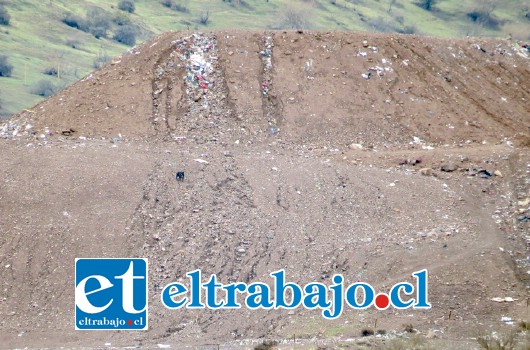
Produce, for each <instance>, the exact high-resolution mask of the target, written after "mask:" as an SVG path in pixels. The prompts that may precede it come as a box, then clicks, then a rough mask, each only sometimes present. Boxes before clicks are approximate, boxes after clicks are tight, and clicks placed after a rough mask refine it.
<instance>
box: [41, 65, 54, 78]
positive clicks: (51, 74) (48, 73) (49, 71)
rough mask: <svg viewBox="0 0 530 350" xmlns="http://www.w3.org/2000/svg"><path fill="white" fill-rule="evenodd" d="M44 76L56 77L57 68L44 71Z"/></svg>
mask: <svg viewBox="0 0 530 350" xmlns="http://www.w3.org/2000/svg"><path fill="white" fill-rule="evenodd" d="M42 74H46V75H50V76H52V77H56V76H57V74H58V71H57V67H48V68H46V69H44V70H43V71H42Z"/></svg>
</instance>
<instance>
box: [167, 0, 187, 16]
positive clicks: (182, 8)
mask: <svg viewBox="0 0 530 350" xmlns="http://www.w3.org/2000/svg"><path fill="white" fill-rule="evenodd" d="M160 3H161V4H162V5H164V6H165V7H167V8H169V9H172V10H175V11H179V12H182V13H189V12H190V9H189V8H188V7H187V6H186V4H185V3H178V2H175V1H173V0H162V1H161V2H160Z"/></svg>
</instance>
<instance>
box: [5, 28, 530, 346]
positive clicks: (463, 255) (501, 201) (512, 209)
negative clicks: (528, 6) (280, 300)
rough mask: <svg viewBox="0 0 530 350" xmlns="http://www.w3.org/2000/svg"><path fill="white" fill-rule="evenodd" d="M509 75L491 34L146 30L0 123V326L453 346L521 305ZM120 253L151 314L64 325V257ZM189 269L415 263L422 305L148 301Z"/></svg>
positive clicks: (527, 94)
mask: <svg viewBox="0 0 530 350" xmlns="http://www.w3.org/2000/svg"><path fill="white" fill-rule="evenodd" d="M529 84H530V60H529V59H528V51H527V50H526V49H525V48H522V47H521V46H520V45H519V44H518V43H514V42H508V41H487V40H478V39H474V38H468V39H463V40H447V39H435V38H429V37H417V36H402V35H377V34H360V33H339V32H235V31H228V32H216V33H193V32H179V33H167V34H163V35H160V36H158V37H155V38H153V39H152V40H150V41H148V42H146V43H144V44H143V45H141V46H139V47H137V48H134V49H132V50H131V51H129V52H128V53H126V54H125V55H124V56H123V57H121V58H116V59H115V61H114V62H113V64H111V65H109V66H107V67H104V68H103V69H101V70H99V71H97V72H95V73H93V74H91V75H89V76H87V77H85V78H84V79H83V80H81V81H79V82H78V83H76V84H74V85H73V86H71V87H70V88H68V89H66V90H64V91H62V92H61V93H60V94H58V95H56V96H54V97H52V98H50V99H48V100H46V101H44V102H43V103H41V104H39V105H37V106H35V107H34V108H32V109H31V110H26V111H23V112H21V113H19V114H18V115H16V116H14V117H12V118H11V119H8V120H6V121H5V123H3V124H0V147H1V150H2V151H1V152H0V164H2V167H0V179H1V186H0V232H1V235H0V344H3V345H2V346H5V347H22V346H29V347H39V346H45V347H57V346H60V345H65V346H68V347H95V346H97V347H105V346H109V345H108V344H109V343H110V344H112V346H138V345H140V346H145V347H149V346H155V347H156V344H167V345H171V346H172V347H174V348H177V347H179V346H183V345H203V344H224V345H223V346H224V347H236V346H239V345H240V344H247V343H251V340H252V339H254V340H256V341H258V340H260V339H286V338H292V337H293V335H296V337H297V338H301V339H312V338H318V339H322V340H325V339H333V340H334V341H337V342H341V341H342V342H345V341H347V339H349V340H348V342H350V343H353V344H355V343H356V342H358V341H359V339H358V338H360V335H361V331H362V330H363V329H365V328H372V327H373V326H374V324H375V323H377V328H378V329H384V330H386V331H387V332H388V333H390V334H399V333H400V332H402V331H403V324H412V325H413V327H414V328H415V329H416V330H417V332H419V333H420V334H423V335H427V336H428V337H429V338H437V339H438V340H439V341H448V342H450V343H451V344H452V345H448V346H449V347H450V348H457V346H460V345H461V344H464V345H461V346H462V347H463V348H466V349H469V348H470V346H475V344H476V343H475V342H474V341H472V340H470V338H472V337H475V336H477V335H478V334H480V333H481V332H485V331H491V330H498V331H503V330H505V329H510V328H511V326H508V325H506V324H504V323H503V322H501V317H503V316H507V317H511V318H512V319H513V320H514V321H518V320H522V319H527V315H526V309H527V307H526V305H527V292H526V287H527V285H528V281H529V276H530V275H529V274H528V273H527V271H528V270H529V266H528V265H527V259H526V258H527V255H528V250H527V246H528V245H527V243H528V242H527V239H528V220H527V219H525V218H528V217H529V216H530V214H529V211H528V207H529V205H528V202H527V201H526V199H527V198H528V197H530V192H529V190H530V186H529V184H530V178H529V172H530V168H529V166H530V152H529V145H530V143H529V132H530V103H529V101H530V85H529ZM421 168H423V170H422V171H420V169H421ZM176 171H185V173H186V179H185V181H184V182H182V183H180V182H177V181H176V180H175V172H176ZM133 256H137V257H146V258H149V267H150V277H149V279H150V281H149V282H150V283H149V293H150V310H149V312H150V330H149V331H147V332H137V333H136V332H135V333H120V332H76V331H74V319H73V313H74V293H73V290H74V288H73V284H74V282H73V281H74V259H75V258H80V257H133ZM197 268H200V269H202V271H203V273H204V274H207V275H209V274H212V273H216V274H217V276H218V277H220V279H221V280H222V281H223V282H225V283H227V282H230V281H245V282H252V281H270V277H269V276H268V274H269V273H270V272H273V271H276V270H278V269H281V268H283V269H285V270H286V273H287V276H288V278H289V279H290V280H291V281H294V282H298V283H301V284H306V283H309V282H312V281H321V282H324V283H327V284H330V280H329V277H330V276H333V274H335V273H341V274H343V275H344V277H345V278H346V279H347V280H348V281H352V282H353V281H359V280H361V281H366V282H370V283H372V284H373V285H374V287H376V288H378V289H381V290H384V289H385V288H389V287H390V286H392V285H393V284H394V283H396V282H399V281H402V280H403V279H406V280H411V273H412V272H414V271H417V270H420V269H424V268H426V269H428V270H429V274H430V280H429V283H430V290H429V293H430V300H431V302H432V304H433V308H432V309H431V310H428V311H412V310H407V311H398V310H391V309H389V310H386V311H376V310H373V309H369V310H365V311H355V312H354V311H352V310H349V311H347V312H345V313H344V314H343V316H342V317H341V318H340V319H339V320H337V321H324V320H323V319H322V318H321V317H320V313H319V312H318V311H308V310H302V309H298V310H296V311H294V312H289V311H287V310H275V311H263V310H261V311H250V310H246V309H241V310H231V311H210V310H202V311H195V310H194V311H192V310H180V311H170V310H167V309H165V308H164V307H163V306H162V305H161V303H160V291H161V288H162V287H163V286H164V285H165V284H167V283H169V282H173V281H177V280H178V279H179V278H182V277H184V274H185V273H186V272H188V271H192V270H194V269H197ZM495 297H502V298H504V297H511V298H513V299H515V301H512V302H505V303H498V302H494V301H492V300H491V299H492V298H495ZM244 340H245V341H247V343H244ZM433 341H435V340H433ZM106 344H107V345H106ZM459 344H460V345H459ZM352 346H355V345H352ZM358 346H361V345H358Z"/></svg>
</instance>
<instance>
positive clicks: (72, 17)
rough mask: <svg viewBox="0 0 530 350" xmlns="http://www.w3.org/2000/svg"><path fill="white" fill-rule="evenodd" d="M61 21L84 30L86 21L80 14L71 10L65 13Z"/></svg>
mask: <svg viewBox="0 0 530 350" xmlns="http://www.w3.org/2000/svg"><path fill="white" fill-rule="evenodd" d="M62 21H63V23H64V24H66V25H67V26H69V27H72V28H76V29H79V30H82V31H86V29H87V26H86V21H85V20H84V19H83V18H82V17H81V16H78V15H76V14H73V13H71V12H68V13H66V14H65V15H64V17H63V19H62Z"/></svg>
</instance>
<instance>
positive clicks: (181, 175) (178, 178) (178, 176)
mask: <svg viewBox="0 0 530 350" xmlns="http://www.w3.org/2000/svg"><path fill="white" fill-rule="evenodd" d="M176 178H177V181H184V172H183V171H179V172H177V176H176Z"/></svg>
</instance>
